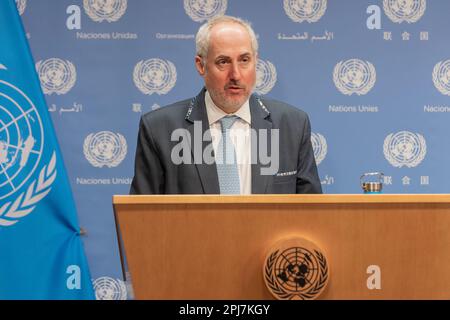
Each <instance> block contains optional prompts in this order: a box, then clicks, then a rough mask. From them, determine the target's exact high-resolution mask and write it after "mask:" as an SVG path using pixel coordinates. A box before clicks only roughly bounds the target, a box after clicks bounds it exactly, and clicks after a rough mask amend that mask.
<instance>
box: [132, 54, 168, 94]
mask: <svg viewBox="0 0 450 320" xmlns="http://www.w3.org/2000/svg"><path fill="white" fill-rule="evenodd" d="M133 81H134V84H135V85H136V87H137V88H138V89H139V90H140V91H141V92H142V93H143V94H149V95H151V94H153V93H157V94H159V95H161V94H166V93H167V92H169V91H170V90H171V89H172V88H173V87H174V86H175V83H176V82H177V69H176V68H175V65H174V64H173V63H172V62H170V61H169V60H162V59H156V58H155V59H149V60H145V61H143V60H141V61H139V62H138V63H137V64H136V66H135V67H134V71H133Z"/></svg>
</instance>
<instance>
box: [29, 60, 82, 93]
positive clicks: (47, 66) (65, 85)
mask: <svg viewBox="0 0 450 320" xmlns="http://www.w3.org/2000/svg"><path fill="white" fill-rule="evenodd" d="M36 70H37V72H38V74H39V79H40V80H41V87H42V90H43V91H44V93H45V94H49V95H50V94H52V93H56V94H58V95H60V94H66V93H67V92H69V90H70V89H72V87H73V86H74V84H75V81H76V79H77V72H76V70H75V66H74V65H73V63H72V62H70V61H68V60H66V61H64V60H61V59H59V58H51V59H47V60H44V61H42V60H41V61H39V62H38V63H36Z"/></svg>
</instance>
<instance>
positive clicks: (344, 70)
mask: <svg viewBox="0 0 450 320" xmlns="http://www.w3.org/2000/svg"><path fill="white" fill-rule="evenodd" d="M376 78H377V74H376V72H375V67H374V66H373V65H372V64H371V63H370V62H368V61H362V60H359V59H350V60H347V61H341V62H339V63H338V64H337V65H336V66H335V67H334V71H333V81H334V84H335V85H336V88H337V89H338V90H339V91H340V92H341V93H343V94H345V95H349V96H350V95H352V94H354V93H356V94H357V95H364V94H366V93H367V92H369V91H370V89H372V87H373V86H374V84H375V81H376Z"/></svg>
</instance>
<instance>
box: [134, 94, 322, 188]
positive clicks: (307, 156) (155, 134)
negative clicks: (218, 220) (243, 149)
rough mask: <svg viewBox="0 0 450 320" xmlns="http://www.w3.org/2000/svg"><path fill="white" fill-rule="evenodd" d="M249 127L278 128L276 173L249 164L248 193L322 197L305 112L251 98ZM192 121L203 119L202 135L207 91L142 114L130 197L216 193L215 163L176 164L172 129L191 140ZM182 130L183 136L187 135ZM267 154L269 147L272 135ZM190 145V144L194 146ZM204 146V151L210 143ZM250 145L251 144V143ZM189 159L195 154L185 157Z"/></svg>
mask: <svg viewBox="0 0 450 320" xmlns="http://www.w3.org/2000/svg"><path fill="white" fill-rule="evenodd" d="M250 114H251V127H252V128H253V129H256V130H258V129H268V130H270V129H279V138H280V139H279V141H280V143H279V145H280V146H279V155H280V156H279V170H278V173H277V174H273V175H261V171H260V169H261V167H268V165H262V164H261V163H260V161H259V160H258V163H255V164H252V167H251V172H252V194H258V193H259V194H261V193H267V194H270V193H322V189H321V184H320V181H319V177H318V174H317V167H316V163H315V160H314V153H313V149H312V145H311V129H310V123H309V119H308V116H307V114H306V113H305V112H303V111H301V110H299V109H297V108H295V107H292V106H289V105H287V104H285V103H282V102H279V101H273V100H267V99H263V98H259V97H256V96H254V95H252V96H251V97H250ZM194 121H201V124H202V129H203V130H202V134H203V132H205V131H206V130H208V129H209V123H208V116H207V112H206V106H205V89H203V90H202V91H201V92H200V94H199V95H198V96H197V97H195V98H194V99H192V100H184V101H180V102H177V103H174V104H172V105H169V106H166V107H163V108H161V109H158V110H155V111H152V112H149V113H147V114H145V115H143V116H142V118H141V122H140V127H139V135H138V142H137V149H136V158H135V173H134V178H133V182H132V184H131V190H130V194H219V193H220V190H219V180H218V176H217V171H216V165H215V163H212V164H206V163H204V162H203V163H201V164H195V163H194V160H192V162H191V164H185V163H183V164H178V165H176V164H174V163H173V162H172V161H171V152H172V148H173V147H174V146H175V145H177V144H178V143H179V141H171V134H172V132H173V131H174V130H176V129H179V128H184V129H186V130H187V131H188V132H190V134H191V136H192V137H194ZM187 131H186V132H187ZM268 136H269V138H268V139H267V140H268V144H269V150H273V149H270V148H271V146H270V135H268ZM192 143H193V142H192ZM210 143H211V142H210V141H205V142H203V143H202V144H203V149H204V148H205V147H206V146H207V145H208V144H210ZM253 143H254V141H253V140H252V144H253ZM189 157H191V158H192V159H193V155H192V154H191V155H189Z"/></svg>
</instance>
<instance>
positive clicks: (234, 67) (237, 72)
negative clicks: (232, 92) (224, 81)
mask: <svg viewBox="0 0 450 320" xmlns="http://www.w3.org/2000/svg"><path fill="white" fill-rule="evenodd" d="M240 79H241V69H240V68H239V64H238V63H237V62H236V63H232V64H231V69H230V80H240Z"/></svg>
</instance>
